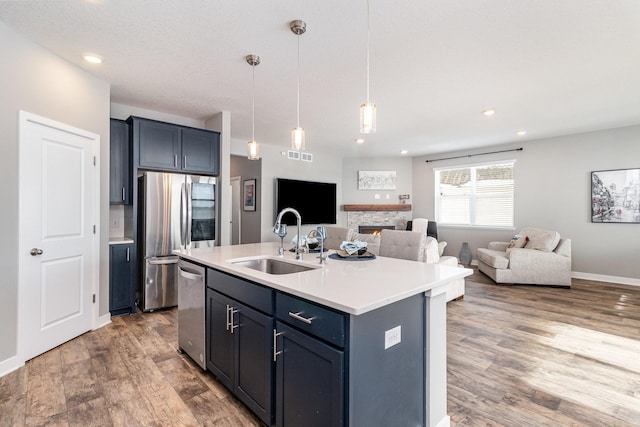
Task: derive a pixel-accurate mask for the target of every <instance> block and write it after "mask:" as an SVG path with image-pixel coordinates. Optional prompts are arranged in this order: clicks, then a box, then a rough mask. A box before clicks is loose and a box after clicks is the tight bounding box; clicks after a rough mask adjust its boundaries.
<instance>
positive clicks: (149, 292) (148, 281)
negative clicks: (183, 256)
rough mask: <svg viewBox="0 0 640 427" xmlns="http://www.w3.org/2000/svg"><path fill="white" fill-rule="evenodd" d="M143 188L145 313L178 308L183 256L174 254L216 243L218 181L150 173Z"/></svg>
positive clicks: (142, 289) (141, 226)
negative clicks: (180, 262)
mask: <svg viewBox="0 0 640 427" xmlns="http://www.w3.org/2000/svg"><path fill="white" fill-rule="evenodd" d="M138 185H139V187H138V197H139V203H138V213H139V217H138V231H139V235H138V242H140V243H141V247H140V255H141V256H140V257H139V259H140V260H141V263H142V265H141V266H140V276H141V277H140V280H139V289H138V306H139V307H140V309H141V310H142V311H152V310H156V309H159V308H165V307H174V306H176V305H177V304H178V257H177V256H175V255H173V254H172V251H173V250H174V249H185V248H187V249H188V248H197V247H207V246H214V245H215V243H216V234H217V230H216V222H217V221H216V216H217V212H218V206H217V205H216V201H217V193H216V191H217V187H216V178H214V177H209V176H198V175H184V174H171V173H161V172H145V173H144V174H143V175H142V176H141V177H139V178H138Z"/></svg>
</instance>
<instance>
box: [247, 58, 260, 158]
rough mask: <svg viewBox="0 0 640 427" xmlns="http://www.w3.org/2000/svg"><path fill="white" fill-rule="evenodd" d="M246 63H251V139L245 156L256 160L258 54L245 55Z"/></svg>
mask: <svg viewBox="0 0 640 427" xmlns="http://www.w3.org/2000/svg"><path fill="white" fill-rule="evenodd" d="M245 59H246V60H247V63H248V64H249V65H251V82H252V89H251V91H252V93H253V95H252V98H251V141H249V142H248V143H247V150H248V154H247V158H248V159H249V160H258V159H259V158H260V157H258V142H257V141H256V135H255V131H256V66H257V65H258V64H259V63H260V57H259V56H258V55H247V56H246V58H245Z"/></svg>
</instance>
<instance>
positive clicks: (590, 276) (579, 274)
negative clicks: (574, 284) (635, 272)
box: [571, 271, 640, 286]
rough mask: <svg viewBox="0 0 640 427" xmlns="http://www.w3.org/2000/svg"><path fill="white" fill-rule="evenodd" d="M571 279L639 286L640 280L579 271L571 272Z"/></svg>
mask: <svg viewBox="0 0 640 427" xmlns="http://www.w3.org/2000/svg"><path fill="white" fill-rule="evenodd" d="M571 277H573V278H574V279H585V280H595V281H596V282H611V283H618V284H620V285H632V286H640V279H634V278H631V277H620V276H607V275H604V274H592V273H582V272H580V271H572V272H571Z"/></svg>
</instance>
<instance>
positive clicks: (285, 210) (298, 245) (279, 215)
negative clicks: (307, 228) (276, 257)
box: [273, 208, 302, 259]
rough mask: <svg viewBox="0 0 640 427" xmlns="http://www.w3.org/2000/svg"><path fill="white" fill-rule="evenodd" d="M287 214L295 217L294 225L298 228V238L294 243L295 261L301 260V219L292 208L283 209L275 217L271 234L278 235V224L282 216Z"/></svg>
mask: <svg viewBox="0 0 640 427" xmlns="http://www.w3.org/2000/svg"><path fill="white" fill-rule="evenodd" d="M287 212H291V213H292V214H294V215H295V216H296V224H297V226H298V230H297V232H298V236H297V239H298V240H297V241H296V259H302V252H300V240H301V239H302V236H301V235H300V224H301V223H302V217H300V213H299V212H298V211H297V210H295V209H293V208H284V209H282V210H281V211H280V213H279V214H278V216H277V217H276V223H275V225H274V226H273V232H274V233H276V234H278V230H280V222H281V221H282V216H283V215H284V214H286V213H287Z"/></svg>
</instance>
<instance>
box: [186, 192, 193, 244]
mask: <svg viewBox="0 0 640 427" xmlns="http://www.w3.org/2000/svg"><path fill="white" fill-rule="evenodd" d="M184 186H185V189H186V197H185V200H186V201H187V224H186V229H187V233H186V234H187V239H186V240H187V246H188V247H190V246H191V220H192V217H193V211H192V209H191V183H190V182H187V183H186V184H185V185H184Z"/></svg>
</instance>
